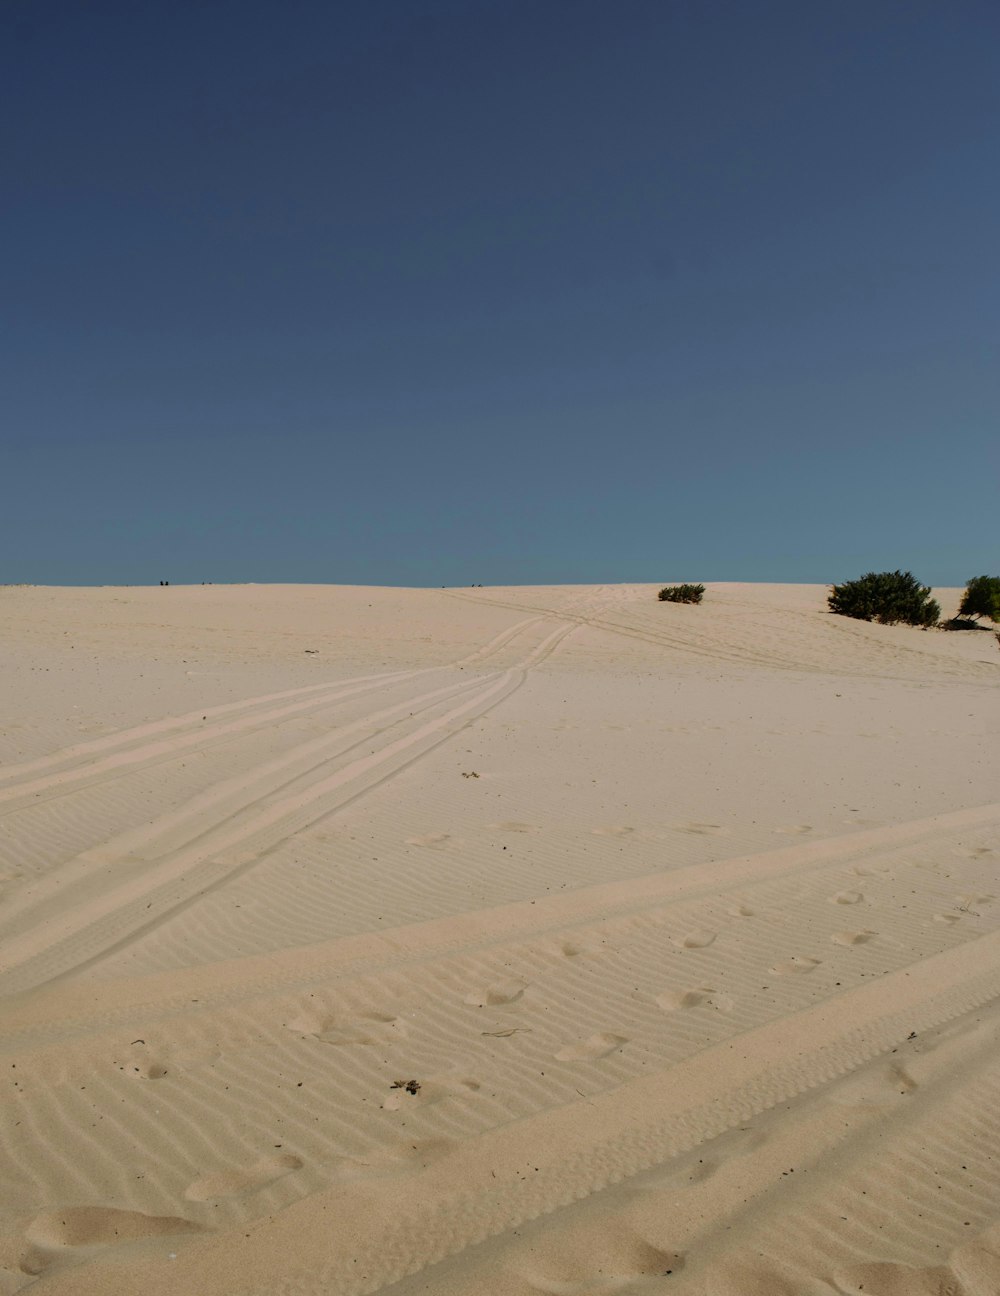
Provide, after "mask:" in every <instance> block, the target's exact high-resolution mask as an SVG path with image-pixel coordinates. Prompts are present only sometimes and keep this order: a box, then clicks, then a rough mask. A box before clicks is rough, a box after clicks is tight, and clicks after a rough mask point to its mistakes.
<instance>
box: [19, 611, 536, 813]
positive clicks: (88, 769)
mask: <svg viewBox="0 0 1000 1296" xmlns="http://www.w3.org/2000/svg"><path fill="white" fill-rule="evenodd" d="M542 620H544V618H543V617H538V616H535V617H528V618H527V619H526V620H524V621H519V622H518V623H517V624H516V625H513V626H509V627H508V628H507V629H506V630H504V631H502V632H501V633H500V634H498V635H495V636H494V638H493V639H491V640H489V642H488V643H486V644H484V645H483V646H482V647H481V648H478V649H476V650H475V651H474V652H472V653H469V654H467V655H466V656H465V657H462V658H460V659H459V660H458V661H456V662H455V663H454V667H456V668H458V669H463V668H464V667H465V666H467V665H473V664H475V665H480V664H482V663H483V662H485V661H487V660H488V659H489V658H490V657H491V656H493V655H494V654H495V653H496V652H498V651H499V650H501V649H502V648H505V647H506V646H507V645H508V644H509V643H510V642H511V641H512V640H513V639H514V638H515V637H516V636H517V635H519V634H521V633H523V632H524V631H525V630H527V629H529V628H531V627H532V626H535V625H537V624H538V623H539V622H540V621H542ZM447 669H449V668H448V667H441V666H431V667H423V668H421V669H420V670H414V671H392V672H382V673H379V674H375V675H362V676H359V677H357V678H355V679H346V680H339V681H337V682H336V683H332V684H331V683H327V684H310V685H307V686H306V687H304V688H301V689H288V690H285V691H284V692H280V693H269V694H264V695H263V696H261V697H256V698H246V699H243V700H242V701H239V702H228V703H225V704H223V705H221V706H216V707H205V708H203V709H202V710H201V711H192V712H189V713H188V714H186V715H183V716H177V717H168V718H166V719H163V720H157V721H153V722H151V723H150V724H145V725H138V726H136V727H135V728H133V729H127V730H122V731H120V732H118V733H115V734H108V735H107V736H106V737H103V738H97V739H94V740H93V741H92V742H88V743H79V744H76V745H75V746H73V747H67V748H64V749H63V750H62V751H58V752H53V753H51V754H50V755H49V756H43V757H38V758H37V759H35V760H31V761H26V762H25V763H23V764H21V765H15V766H10V767H8V768H6V769H4V770H2V771H0V785H4V784H6V786H0V806H5V805H8V804H10V803H13V805H14V806H15V808H16V806H17V803H19V802H25V803H28V804H37V800H38V799H39V798H40V797H41V796H42V795H43V794H44V793H48V792H51V791H52V790H53V789H56V790H57V791H58V792H62V791H65V790H68V789H70V788H72V787H75V786H77V785H79V784H81V783H83V784H86V785H90V784H92V783H94V782H95V781H97V780H98V779H99V778H100V776H101V775H102V774H110V775H111V776H112V777H113V776H114V775H115V774H116V773H117V774H123V773H132V772H134V771H135V770H136V768H137V767H138V766H139V765H140V764H148V763H156V762H157V761H162V760H169V759H171V758H173V757H175V756H177V755H179V754H181V753H182V752H185V751H187V750H189V749H191V748H196V749H198V750H201V749H203V748H205V747H206V746H208V745H209V744H210V743H213V742H218V741H221V740H223V739H225V738H229V737H232V736H233V735H234V734H239V733H243V732H246V731H248V730H253V729H257V728H260V727H263V726H270V725H274V724H277V723H279V722H280V721H282V720H286V719H288V718H290V717H292V716H295V715H300V714H302V713H304V712H315V711H316V710H317V709H319V708H320V707H325V706H329V705H331V704H333V703H335V702H340V701H342V700H345V699H347V698H352V697H356V696H357V695H359V694H362V693H365V692H369V691H372V690H374V689H378V688H385V687H387V686H389V685H393V684H400V683H405V682H407V681H409V680H412V679H416V678H418V677H419V676H422V675H428V674H431V673H433V672H435V671H441V670H447ZM290 698H296V699H299V700H297V701H295V702H289V701H288V699H290ZM275 702H281V703H283V704H284V705H281V706H273V705H272V704H273V703H275ZM248 708H252V710H250V711H249V714H247V715H241V716H238V717H237V718H236V719H232V720H230V719H223V720H222V722H221V723H215V722H216V721H218V720H219V719H220V717H228V716H231V715H232V714H233V713H234V712H237V711H246V710H247V709H248ZM209 720H211V721H212V722H213V723H211V724H206V722H207V721H209ZM165 734H167V735H171V736H169V737H163V736H161V735H165ZM104 752H110V753H111V754H109V755H101V756H100V759H97V760H94V759H93V757H94V756H95V755H98V754H100V753H104ZM63 765H69V768H66V769H59V768H55V770H54V772H52V773H44V771H46V770H53V768H54V767H58V766H63ZM32 775H35V777H31V776H32ZM0 813H3V811H0Z"/></svg>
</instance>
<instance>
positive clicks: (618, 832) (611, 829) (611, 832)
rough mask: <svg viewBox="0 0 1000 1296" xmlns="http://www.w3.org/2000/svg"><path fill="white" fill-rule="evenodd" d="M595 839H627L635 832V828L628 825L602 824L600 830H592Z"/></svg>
mask: <svg viewBox="0 0 1000 1296" xmlns="http://www.w3.org/2000/svg"><path fill="white" fill-rule="evenodd" d="M590 831H591V832H592V833H593V834H594V836H595V837H626V836H628V834H629V833H630V832H635V829H634V828H629V827H628V826H627V825H626V824H602V825H601V826H600V827H598V828H591V830H590Z"/></svg>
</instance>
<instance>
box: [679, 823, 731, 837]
mask: <svg viewBox="0 0 1000 1296" xmlns="http://www.w3.org/2000/svg"><path fill="white" fill-rule="evenodd" d="M670 827H671V828H673V829H674V831H675V832H686V833H695V834H696V835H697V836H699V837H723V836H725V834H726V830H725V828H723V826H722V824H714V823H697V822H695V821H694V820H688V821H687V822H686V823H675V824H671V825H670Z"/></svg>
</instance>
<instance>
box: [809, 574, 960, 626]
mask: <svg viewBox="0 0 1000 1296" xmlns="http://www.w3.org/2000/svg"><path fill="white" fill-rule="evenodd" d="M930 593H931V591H930V586H929V585H921V584H920V582H919V581H918V580H917V579H916V577H914V576H912V575H911V574H910V573H909V572H901V571H893V572H868V573H867V574H866V575H864V576H862V577H860V578H859V579H858V580H853V581H845V583H844V584H843V585H834V586H833V588H832V591H831V593H830V597H829V598H828V599H827V604H828V606H829V608H830V611H831V612H836V613H838V614H839V615H840V616H849V617H854V618H855V619H856V620H858V621H879V622H881V624H882V625H896V624H897V623H899V622H902V623H903V624H904V625H914V626H932V625H937V623H938V621H939V620H940V618H941V608H940V606H939V605H938V604H937V602H935V600H934V599H932V598H931V597H930Z"/></svg>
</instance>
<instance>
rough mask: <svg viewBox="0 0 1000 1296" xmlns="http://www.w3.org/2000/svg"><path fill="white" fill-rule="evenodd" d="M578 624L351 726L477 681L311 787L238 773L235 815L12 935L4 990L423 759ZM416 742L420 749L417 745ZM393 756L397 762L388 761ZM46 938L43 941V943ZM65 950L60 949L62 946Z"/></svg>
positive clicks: (95, 857)
mask: <svg viewBox="0 0 1000 1296" xmlns="http://www.w3.org/2000/svg"><path fill="white" fill-rule="evenodd" d="M575 629H576V626H575V625H568V626H567V625H565V624H564V625H560V626H559V627H558V628H557V629H555V630H554V631H552V632H551V633H550V634H549V635H548V636H547V637H546V638H545V639H544V640H542V642H541V643H540V644H538V645H537V646H536V647H534V648H532V649H531V650H530V651H529V652H528V654H527V655H526V656H525V657H524V659H523V661H522V662H521V663H520V665H519V666H518V667H516V668H509V669H508V670H506V671H504V672H503V673H502V675H501V676H500V677H499V679H495V680H493V681H491V682H487V684H486V685H485V687H483V686H481V685H480V684H479V682H478V681H473V682H471V683H470V682H469V681H462V682H461V683H460V684H457V685H456V684H452V685H448V686H446V687H445V688H443V689H438V690H432V691H431V692H430V693H428V694H426V695H422V696H421V697H420V698H418V699H415V700H410V701H408V702H404V703H401V704H398V705H396V706H393V707H391V708H388V709H387V710H386V711H385V712H380V713H376V715H375V716H373V717H369V718H368V719H366V720H362V721H358V722H356V723H355V725H353V726H350V727H349V729H350V730H351V731H353V732H357V731H359V730H362V729H363V730H366V731H367V730H370V729H371V727H372V724H373V723H376V724H377V723H379V722H381V721H382V720H383V719H386V720H387V719H389V717H390V716H391V715H392V714H393V713H396V712H399V711H400V710H403V709H405V710H407V711H408V712H409V714H408V715H407V717H406V719H407V720H409V719H412V718H417V719H419V718H420V715H421V714H423V712H425V711H426V710H428V709H433V708H435V707H436V706H437V705H439V704H440V703H442V702H447V701H448V700H450V699H451V698H452V697H453V696H455V695H461V694H463V693H465V692H468V691H469V690H470V689H472V690H475V692H474V696H473V697H472V698H471V700H467V701H461V702H459V704H458V705H457V706H455V707H452V708H451V709H449V710H448V711H446V712H445V713H444V714H443V715H439V716H437V717H435V718H434V719H432V720H429V721H426V722H425V723H423V724H420V725H418V726H417V727H416V728H415V729H414V730H412V732H409V733H407V734H405V735H404V736H402V737H399V738H396V739H394V740H391V741H389V742H387V743H386V744H385V745H383V746H382V747H381V748H379V749H377V750H375V751H372V752H370V753H369V754H367V755H365V756H362V757H358V758H356V759H354V760H352V761H350V762H348V764H347V765H345V766H343V767H341V768H340V769H338V770H337V771H336V772H334V773H332V774H328V775H325V776H322V777H320V778H319V779H318V781H313V782H311V783H309V784H308V785H307V786H306V787H304V788H303V787H295V788H293V789H291V790H286V788H288V781H287V780H284V779H282V781H281V782H279V784H278V785H277V788H275V787H273V786H272V787H271V788H270V790H269V791H268V792H262V791H261V790H260V788H259V786H258V782H259V781H258V780H257V779H256V778H252V779H241V780H238V783H239V784H240V785H241V787H243V788H244V789H246V786H247V785H248V784H252V788H253V792H252V796H251V798H250V800H249V803H248V804H246V805H245V806H244V807H243V808H242V809H240V810H238V811H235V812H233V813H231V814H229V815H227V816H226V817H225V818H224V819H223V820H222V821H221V822H220V821H218V820H217V819H214V818H213V819H210V820H209V821H208V823H207V824H206V825H205V827H204V828H203V830H202V831H199V832H198V833H197V835H196V836H195V837H194V838H193V839H192V841H191V842H190V844H188V845H186V846H183V847H181V848H180V849H175V850H168V851H167V852H166V853H165V854H164V855H163V856H162V857H160V858H159V859H155V858H154V860H153V861H149V860H146V859H142V861H141V862H142V863H143V865H144V867H143V868H142V871H141V874H140V875H139V876H133V877H131V878H129V879H127V880H126V881H124V882H121V883H119V884H118V885H113V886H112V887H111V888H110V889H109V890H107V891H105V892H103V893H102V894H101V895H100V896H99V897H98V898H96V899H95V900H92V901H91V902H90V903H88V904H86V905H85V906H81V907H78V908H73V909H70V910H69V911H68V912H66V911H64V912H63V913H62V914H61V915H60V917H59V918H57V919H53V918H52V917H51V916H45V917H43V918H42V919H41V921H40V922H39V923H38V924H37V925H36V926H34V927H32V928H30V929H29V930H27V931H18V932H17V934H16V935H13V936H12V937H10V938H8V939H7V940H6V941H5V944H4V951H3V971H2V972H0V984H3V985H4V988H5V992H7V993H9V992H11V991H17V990H20V989H24V988H27V986H29V985H38V984H40V983H43V982H44V981H47V980H49V979H51V978H52V977H53V976H61V975H65V973H66V972H67V971H69V970H70V969H73V968H80V967H82V966H86V965H88V964H89V963H91V962H92V961H94V960H96V959H99V958H101V957H103V956H104V955H105V954H107V953H108V952H110V951H111V950H118V949H120V948H122V947H123V945H124V944H127V943H128V942H129V941H131V940H133V939H134V938H135V936H136V935H138V934H139V933H140V932H145V931H148V930H149V929H150V928H151V927H152V926H155V925H156V924H157V923H159V922H162V921H163V920H164V919H165V918H166V917H167V916H170V915H172V914H174V913H176V912H177V911H178V910H179V909H180V908H182V907H183V906H184V905H185V904H186V903H188V902H189V901H190V900H191V899H192V898H193V897H195V896H198V895H203V894H205V892H206V891H207V890H208V889H210V888H214V887H217V886H219V885H221V884H222V883H224V882H225V881H226V880H228V879H229V878H231V877H233V876H236V875H238V874H239V873H241V872H244V871H246V869H247V868H249V867H251V866H252V865H253V864H254V863H255V862H256V861H257V859H258V858H259V857H260V855H261V854H262V853H263V852H264V851H265V850H266V849H268V848H270V847H273V846H274V845H275V844H276V843H277V842H279V841H281V840H282V839H283V838H284V837H286V836H287V835H288V834H289V833H291V832H295V831H298V830H300V829H301V828H303V827H305V826H306V825H308V824H310V823H313V822H315V821H316V820H317V819H321V818H324V817H325V816H326V815H328V814H330V813H332V812H333V811H334V810H336V809H338V808H340V807H341V806H343V805H346V804H347V803H348V802H349V801H352V800H354V799H355V798H356V797H357V796H359V795H362V794H363V793H364V792H365V791H367V790H369V789H370V788H372V787H375V786H377V785H379V784H380V783H382V782H384V781H385V779H387V778H390V777H393V775H395V774H396V773H398V772H399V771H400V770H401V769H403V768H405V767H406V766H408V765H409V764H411V763H412V762H413V760H414V759H417V758H418V757H419V756H422V755H424V754H425V753H426V752H427V751H430V750H432V749H433V748H434V747H436V746H438V745H439V744H440V743H441V742H444V741H447V740H448V739H449V738H450V737H452V735H453V733H454V732H455V731H456V729H457V728H463V727H464V726H465V724H467V723H468V721H469V720H470V719H472V718H474V717H475V716H479V715H482V714H483V713H484V712H485V711H486V710H488V709H490V708H491V707H493V706H495V705H497V703H498V702H500V701H502V700H503V699H504V698H506V697H508V696H510V694H511V693H513V692H514V691H515V690H516V689H517V688H519V687H520V686H521V684H522V683H523V682H524V679H525V674H526V672H527V671H528V670H529V669H530V668H531V667H532V666H534V665H537V664H538V663H539V662H541V661H543V660H544V659H545V658H546V657H547V656H549V655H550V654H551V653H552V652H554V651H555V649H556V647H557V646H558V644H559V643H560V642H561V641H562V640H563V639H565V638H566V637H567V636H568V635H569V634H572V633H573V631H574V630H575ZM504 642H507V640H504ZM413 707H417V710H416V711H415V712H414V711H412V708H413ZM388 727H390V728H392V727H395V725H391V726H388ZM346 732H347V731H342V732H341V733H340V734H339V735H338V736H337V739H336V740H337V741H342V739H343V737H344V736H345V733H346ZM328 741H329V740H325V739H324V740H315V741H314V742H313V743H309V744H306V745H305V746H306V748H307V749H310V754H312V749H314V748H316V747H317V745H319V744H324V743H326V742H328ZM414 748H417V749H418V750H417V751H416V752H414V751H413V750H412V749H414ZM341 754H343V753H341ZM290 759H291V757H287V756H286V757H283V758H280V759H279V760H277V761H275V762H272V766H271V768H269V769H268V770H267V775H268V777H270V778H273V775H274V774H275V773H280V774H281V775H284V773H285V770H286V767H287V765H288V762H289V760H290ZM326 763H327V762H326V759H324V760H322V761H320V762H319V764H318V765H316V766H314V767H313V769H312V770H311V771H310V772H315V770H317V769H321V768H322V766H324V765H325V764H326ZM387 765H388V766H389V767H390V768H389V769H385V768H384V767H386V766H387ZM292 782H298V780H297V779H296V780H292ZM232 791H233V789H231V788H228V787H227V788H226V789H225V791H224V792H223V793H222V794H219V793H218V792H217V791H213V792H210V793H207V794H205V797H204V798H196V799H195V801H196V802H197V803H198V804H197V806H196V812H195V813H196V816H197V817H198V818H199V819H200V817H201V816H203V815H204V813H205V811H206V803H207V805H208V806H211V807H213V808H214V805H215V803H216V801H217V800H218V798H219V796H220V795H223V796H228V795H229V794H230V793H231V792H232ZM163 818H164V820H165V821H166V822H165V823H161V822H158V821H154V824H153V825H152V826H151V827H147V828H144V829H142V830H139V831H137V832H133V833H129V834H126V843H127V844H126V843H122V844H119V843H110V844H109V845H108V847H106V848H105V849H103V850H100V851H96V852H85V857H84V858H82V859H81V858H79V857H78V860H77V861H75V862H74V865H75V867H76V868H77V869H79V867H80V866H81V865H82V866H83V868H84V869H86V868H87V867H88V866H89V865H91V864H93V863H107V862H108V858H107V857H108V855H109V854H112V855H117V854H118V853H119V852H120V850H121V846H122V845H124V846H125V850H126V852H127V856H128V858H130V859H134V858H135V854H136V851H137V850H138V849H140V848H143V849H147V848H148V844H149V843H150V842H154V841H155V840H156V839H157V837H158V836H160V835H161V834H163V833H164V832H167V831H172V830H175V829H176V828H177V826H178V820H179V819H180V818H183V812H180V815H178V814H177V813H173V814H169V815H167V816H164V817H163ZM188 831H190V825H189V826H188ZM65 876H66V875H65V874H64V873H60V878H59V879H54V880H53V881H52V882H51V883H50V884H48V885H47V886H43V889H44V891H45V895H44V896H43V897H41V898H42V899H48V898H49V896H50V893H52V892H53V891H54V890H55V889H57V888H58V886H59V885H60V882H61V880H63V879H64V878H65ZM167 892H169V895H168V894H166V893H167ZM35 894H36V895H37V894H38V893H37V892H36V893H35ZM154 905H155V906H156V914H155V916H153V917H150V916H149V915H148V914H147V912H146V911H148V910H149V909H150V908H152V907H153V906H154ZM123 929H127V931H126V934H125V935H123V934H122V932H123ZM40 945H41V946H42V948H39V946H40ZM95 946H96V948H95ZM57 950H60V951H61V952H60V953H57ZM43 969H44V971H43Z"/></svg>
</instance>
